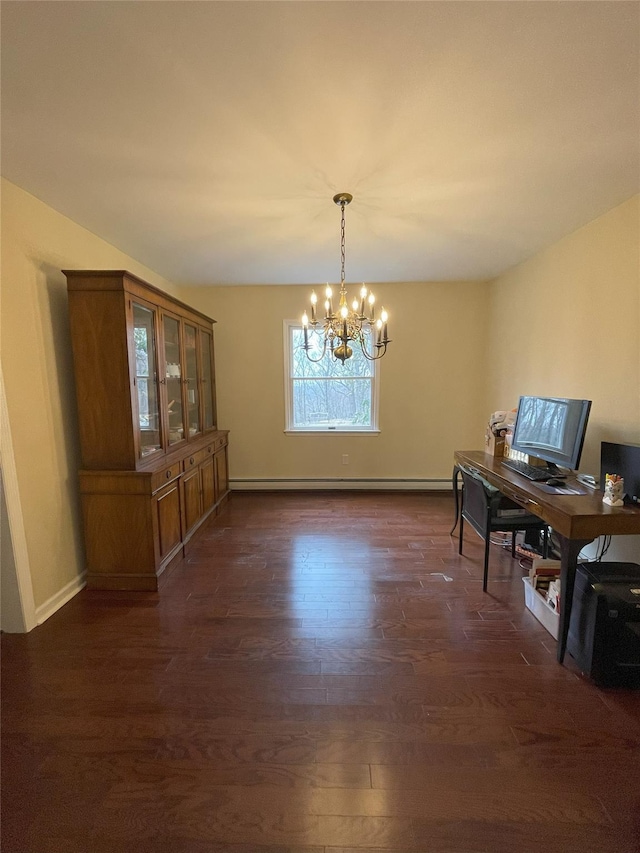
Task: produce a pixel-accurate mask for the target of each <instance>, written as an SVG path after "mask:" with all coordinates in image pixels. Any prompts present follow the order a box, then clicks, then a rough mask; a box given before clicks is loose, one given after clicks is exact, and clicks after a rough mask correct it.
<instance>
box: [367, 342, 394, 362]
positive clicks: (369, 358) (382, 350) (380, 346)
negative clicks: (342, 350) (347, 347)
mask: <svg viewBox="0 0 640 853" xmlns="http://www.w3.org/2000/svg"><path fill="white" fill-rule="evenodd" d="M389 343H391V341H382V342H381V343H379V344H376V345H375V346H376V349H377V350H378V354H377V355H369V353H368V352H367V349H366V347H365V345H364V341H360V349H361V350H362V355H363V356H364V357H365V358H366V359H367V361H378V359H380V358H382V356H383V355H384V354H385V353H386V351H387V344H389Z"/></svg>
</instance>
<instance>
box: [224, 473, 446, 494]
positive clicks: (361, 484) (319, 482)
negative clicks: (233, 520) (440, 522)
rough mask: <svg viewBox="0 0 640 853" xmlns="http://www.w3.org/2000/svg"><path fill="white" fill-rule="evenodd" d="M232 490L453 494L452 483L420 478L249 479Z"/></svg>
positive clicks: (241, 480)
mask: <svg viewBox="0 0 640 853" xmlns="http://www.w3.org/2000/svg"><path fill="white" fill-rule="evenodd" d="M229 488H230V489H231V491H235V492H242V491H251V492H257V491H294V490H296V489H298V490H300V491H322V490H324V491H329V490H331V491H336V490H342V491H367V490H369V491H376V492H379V491H383V492H384V491H389V492H399V491H403V492H404V491H406V492H409V491H417V492H426V491H430V492H431V491H451V480H450V479H442V478H433V479H426V480H419V479H406V478H405V479H398V480H373V479H371V480H369V479H364V478H358V477H354V478H352V479H349V478H347V477H344V478H340V479H329V478H324V479H320V478H318V479H304V478H300V479H296V478H277V479H259V478H256V479H250V478H244V477H243V478H239V479H235V480H233V479H232V480H229Z"/></svg>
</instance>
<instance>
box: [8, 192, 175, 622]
mask: <svg viewBox="0 0 640 853" xmlns="http://www.w3.org/2000/svg"><path fill="white" fill-rule="evenodd" d="M101 268H107V269H109V268H110V269H129V270H130V271H131V272H133V273H135V274H137V275H139V276H141V277H142V278H144V279H146V280H147V281H150V282H151V283H152V284H155V285H157V286H158V287H161V288H163V289H164V290H167V291H170V292H171V291H173V292H176V290H175V288H174V287H172V285H171V284H170V283H169V282H167V281H165V280H164V279H161V278H159V277H158V276H157V275H155V274H154V273H153V272H151V270H148V269H146V268H145V267H143V266H142V265H141V264H139V263H137V262H136V261H134V260H133V259H132V258H130V257H128V256H127V255H124V254H123V253H122V252H120V251H118V249H115V248H114V247H113V246H111V245H109V244H108V243H105V241H104V240H101V239H100V238H99V237H96V236H95V234H91V233H90V232H89V231H86V230H85V229H84V228H80V226H78V225H76V224H75V223H74V222H72V221H71V220H69V219H67V218H66V217H64V216H62V215H61V214H59V213H57V212H56V211H54V210H52V209H51V208H50V207H47V206H46V205H45V204H42V202H40V201H38V200H37V199H35V198H34V197H33V196H31V195H29V194H27V193H25V192H24V191H22V190H21V189H19V188H18V187H16V186H15V185H13V184H11V183H9V182H8V181H5V180H3V181H2V257H1V272H2V292H1V298H2V303H1V306H2V319H1V338H0V340H1V348H2V350H1V351H2V369H3V374H4V384H5V391H6V399H7V408H8V412H9V421H10V425H11V435H12V440H13V455H14V459H15V467H16V472H17V479H18V488H19V494H20V501H21V504H22V513H23V518H24V528H25V532H26V539H27V552H28V558H29V564H30V569H31V576H32V584H33V592H34V599H35V604H36V607H40V606H42V605H43V604H45V602H47V601H48V600H49V599H50V598H51V597H53V596H56V595H58V593H59V592H60V590H61V589H63V588H64V587H65V586H66V585H67V584H69V583H73V581H74V580H76V579H77V577H78V575H79V574H80V573H81V572H82V570H83V561H84V556H83V548H82V536H81V524H80V515H79V513H80V502H79V495H78V487H77V477H76V471H77V468H78V466H79V447H78V430H77V420H76V414H75V405H76V404H75V390H74V385H73V364H72V358H71V344H70V338H69V327H68V319H67V289H66V278H65V277H64V276H63V275H62V273H61V272H60V270H62V269H101Z"/></svg>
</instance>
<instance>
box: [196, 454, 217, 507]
mask: <svg viewBox="0 0 640 853" xmlns="http://www.w3.org/2000/svg"><path fill="white" fill-rule="evenodd" d="M200 476H201V481H202V511H203V512H207V510H209V509H211V507H212V506H213V505H214V503H215V501H216V488H215V472H214V467H213V457H211V458H209V459H207V461H206V462H203V463H202V465H201V466H200Z"/></svg>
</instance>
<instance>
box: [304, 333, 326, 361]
mask: <svg viewBox="0 0 640 853" xmlns="http://www.w3.org/2000/svg"><path fill="white" fill-rule="evenodd" d="M302 349H303V350H304V351H305V355H306V356H307V358H308V359H309V361H312V362H313V363H314V364H317V363H318V362H319V361H322V359H323V358H324V356H325V353H326V351H327V339H326V338H325V339H324V342H323V344H322V352H321V353H320V355H319V356H318V358H311V356H310V355H309V350H310V349H311V347H310V346H309V344H303V346H302Z"/></svg>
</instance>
